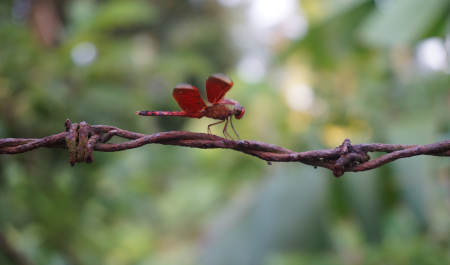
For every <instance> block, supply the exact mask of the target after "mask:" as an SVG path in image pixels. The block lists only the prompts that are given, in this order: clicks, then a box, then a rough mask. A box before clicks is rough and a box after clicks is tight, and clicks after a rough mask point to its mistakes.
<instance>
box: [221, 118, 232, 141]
mask: <svg viewBox="0 0 450 265" xmlns="http://www.w3.org/2000/svg"><path fill="white" fill-rule="evenodd" d="M228 119H229V118H227V122H226V123H225V126H224V127H223V135H225V138H227V135H228V136H229V137H230V138H231V140H234V139H233V137H231V135H229V134H228V132H227V129H228ZM227 139H228V138H227Z"/></svg>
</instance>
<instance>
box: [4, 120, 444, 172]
mask: <svg viewBox="0 0 450 265" xmlns="http://www.w3.org/2000/svg"><path fill="white" fill-rule="evenodd" d="M65 127H66V132H62V133H58V134H54V135H50V136H47V137H44V138H42V139H21V138H6V139H0V154H19V153H24V152H28V151H31V150H34V149H37V148H41V147H46V148H64V149H69V162H70V164H71V165H72V166H74V165H75V163H81V162H86V163H92V162H93V161H94V157H93V151H100V152H117V151H123V150H128V149H133V148H138V147H141V146H143V145H147V144H163V145H176V146H184V147H191V148H201V149H216V148H222V149H232V150H235V151H239V152H242V153H245V154H248V155H252V156H254V157H257V158H260V159H262V160H265V161H267V163H268V164H269V165H270V164H271V162H300V163H303V164H306V165H309V166H313V167H314V168H317V167H323V168H327V169H330V170H331V171H332V172H333V175H334V176H335V177H340V176H342V175H343V174H344V173H345V172H359V171H365V170H370V169H374V168H377V167H380V166H382V165H384V164H387V163H389V162H392V161H395V160H397V159H400V158H405V157H411V156H418V155H432V156H450V140H446V141H442V142H438V143H433V144H427V145H398V144H379V143H374V144H356V145H352V144H351V142H350V140H349V139H345V140H344V142H343V143H342V145H340V146H338V147H336V148H334V149H326V150H314V151H306V152H294V151H292V150H289V149H286V148H283V147H280V146H276V145H273V144H268V143H262V142H257V141H248V140H237V141H234V140H227V139H224V138H222V137H219V136H216V135H211V134H204V133H192V132H185V131H172V132H161V133H155V134H152V135H146V134H141V133H135V132H130V131H126V130H122V129H119V128H117V127H113V126H106V125H89V124H87V123H86V122H84V121H83V122H80V123H79V124H78V123H71V122H70V120H69V119H67V120H66V122H65ZM114 136H117V137H121V138H125V139H128V140H130V141H128V142H123V143H107V142H108V141H109V140H111V138H112V137H114ZM369 152H384V153H386V154H384V155H382V156H380V157H378V158H376V159H373V160H371V158H370V156H369V155H368V153H369Z"/></svg>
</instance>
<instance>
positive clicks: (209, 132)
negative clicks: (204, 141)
mask: <svg viewBox="0 0 450 265" xmlns="http://www.w3.org/2000/svg"><path fill="white" fill-rule="evenodd" d="M224 121H225V120H223V121H219V122H216V123H213V124H210V125H208V131H207V132H208V134H212V132H211V128H209V127H211V126H213V125H216V124H219V123H222V122H224Z"/></svg>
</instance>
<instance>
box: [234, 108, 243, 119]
mask: <svg viewBox="0 0 450 265" xmlns="http://www.w3.org/2000/svg"><path fill="white" fill-rule="evenodd" d="M244 113H245V109H244V107H242V106H241V105H234V106H233V115H234V117H235V118H236V119H238V120H239V119H240V118H242V117H243V116H244Z"/></svg>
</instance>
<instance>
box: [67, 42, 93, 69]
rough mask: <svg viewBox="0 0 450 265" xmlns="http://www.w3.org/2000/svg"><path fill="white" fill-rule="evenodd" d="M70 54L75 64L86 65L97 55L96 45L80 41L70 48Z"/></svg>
mask: <svg viewBox="0 0 450 265" xmlns="http://www.w3.org/2000/svg"><path fill="white" fill-rule="evenodd" d="M70 56H71V58H72V61H73V63H74V64H76V65H77V66H80V67H81V66H87V65H90V64H91V63H92V62H93V61H94V60H95V58H96V57H97V47H95V45H94V44H93V43H92V42H87V41H86V42H81V43H79V44H77V45H75V46H74V47H73V48H72V51H71V52H70Z"/></svg>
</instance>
